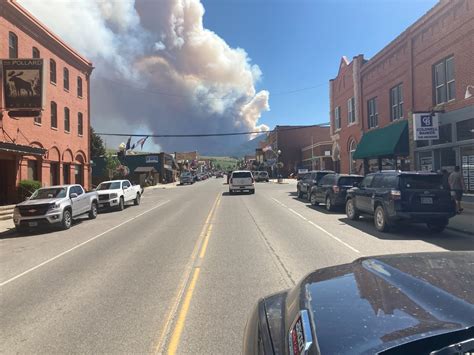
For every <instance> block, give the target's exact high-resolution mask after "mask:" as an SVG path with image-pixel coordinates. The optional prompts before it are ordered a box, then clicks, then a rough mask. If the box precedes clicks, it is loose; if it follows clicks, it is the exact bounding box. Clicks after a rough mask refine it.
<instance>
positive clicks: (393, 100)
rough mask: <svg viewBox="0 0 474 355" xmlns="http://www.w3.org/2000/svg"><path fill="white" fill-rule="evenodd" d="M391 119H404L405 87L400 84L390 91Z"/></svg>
mask: <svg viewBox="0 0 474 355" xmlns="http://www.w3.org/2000/svg"><path fill="white" fill-rule="evenodd" d="M390 108H391V110H390V119H391V120H392V121H393V120H398V119H399V118H403V86H402V84H399V85H397V86H395V87H393V88H391V89H390Z"/></svg>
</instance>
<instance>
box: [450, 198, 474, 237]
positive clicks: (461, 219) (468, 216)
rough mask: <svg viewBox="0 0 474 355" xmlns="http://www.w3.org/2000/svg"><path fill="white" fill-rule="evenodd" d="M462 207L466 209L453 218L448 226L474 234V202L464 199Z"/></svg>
mask: <svg viewBox="0 0 474 355" xmlns="http://www.w3.org/2000/svg"><path fill="white" fill-rule="evenodd" d="M463 200H464V198H463ZM462 207H463V208H464V211H463V212H462V213H461V214H458V215H456V216H454V217H453V218H451V219H450V220H449V225H448V227H447V228H448V229H451V230H455V231H458V232H463V233H468V234H471V235H474V202H470V201H469V202H467V201H463V202H462Z"/></svg>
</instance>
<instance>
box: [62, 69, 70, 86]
mask: <svg viewBox="0 0 474 355" xmlns="http://www.w3.org/2000/svg"><path fill="white" fill-rule="evenodd" d="M63 81H64V90H69V70H68V69H67V68H64V69H63Z"/></svg>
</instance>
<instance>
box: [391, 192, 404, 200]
mask: <svg viewBox="0 0 474 355" xmlns="http://www.w3.org/2000/svg"><path fill="white" fill-rule="evenodd" d="M390 198H391V199H392V200H400V199H401V198H402V193H401V192H400V191H399V190H392V191H390Z"/></svg>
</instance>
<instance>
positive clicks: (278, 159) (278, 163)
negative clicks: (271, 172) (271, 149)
mask: <svg viewBox="0 0 474 355" xmlns="http://www.w3.org/2000/svg"><path fill="white" fill-rule="evenodd" d="M280 155H281V150H280V149H278V151H277V179H278V182H281V178H280Z"/></svg>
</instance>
